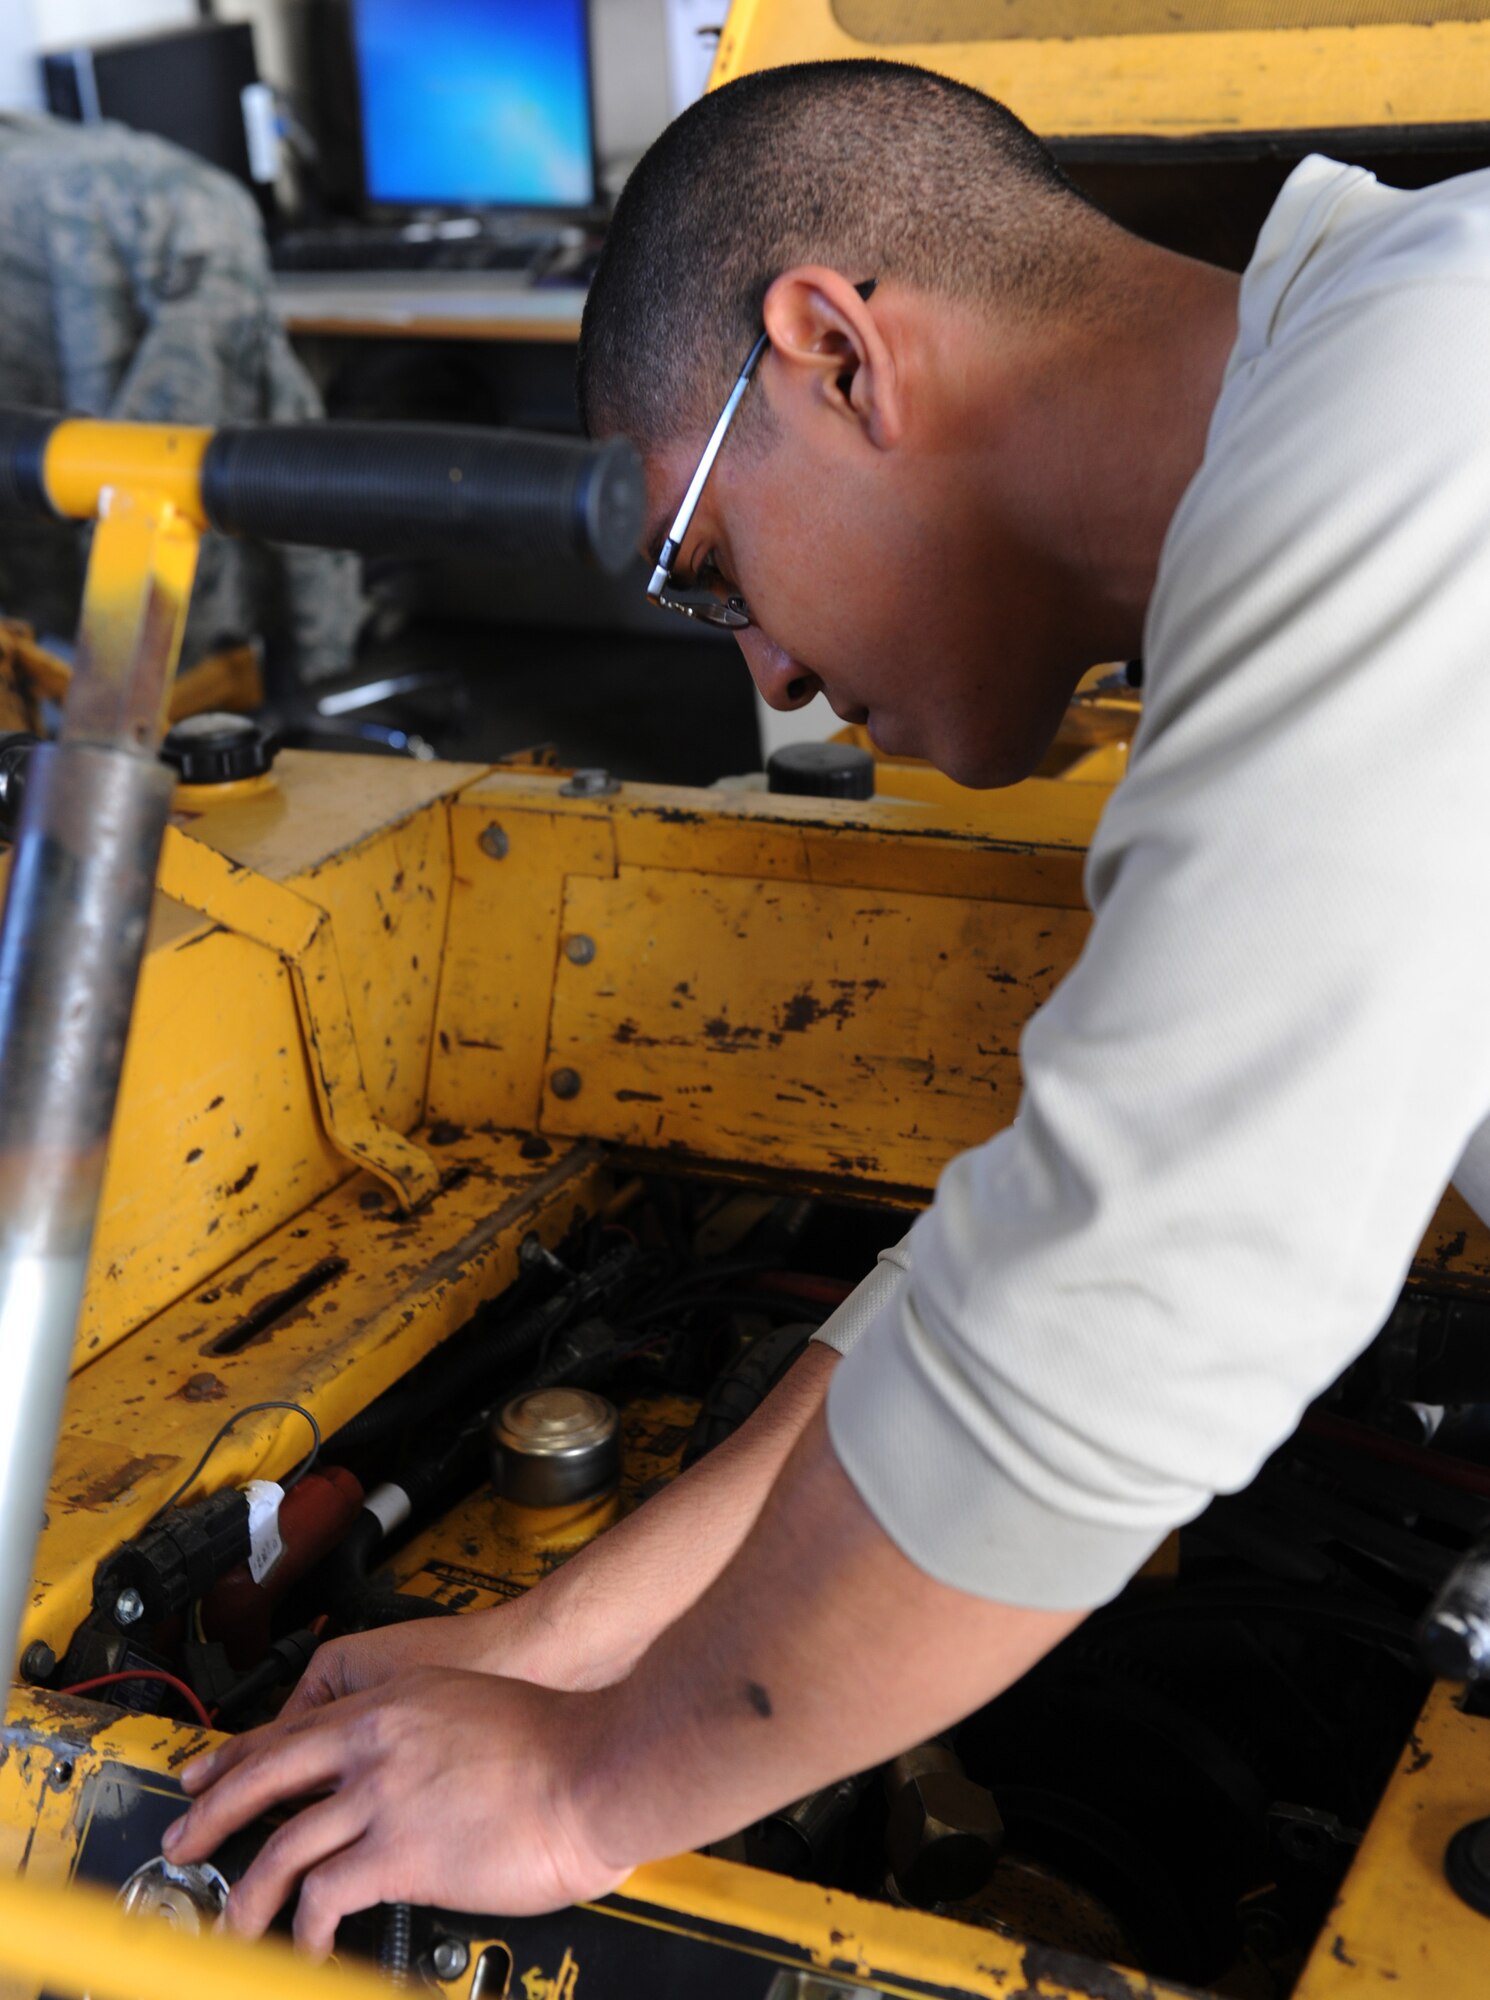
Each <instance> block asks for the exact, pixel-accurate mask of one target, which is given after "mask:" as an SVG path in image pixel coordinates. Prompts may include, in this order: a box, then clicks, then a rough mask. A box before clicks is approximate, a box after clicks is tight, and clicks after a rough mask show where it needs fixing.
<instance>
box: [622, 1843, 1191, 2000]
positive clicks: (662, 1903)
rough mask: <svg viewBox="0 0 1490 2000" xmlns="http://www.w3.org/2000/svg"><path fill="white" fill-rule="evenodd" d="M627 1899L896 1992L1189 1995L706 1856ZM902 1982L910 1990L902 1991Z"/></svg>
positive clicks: (1088, 1999) (681, 1859) (1112, 1999)
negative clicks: (873, 1979) (774, 1944)
mask: <svg viewBox="0 0 1490 2000" xmlns="http://www.w3.org/2000/svg"><path fill="white" fill-rule="evenodd" d="M621 1894H623V1895H624V1896H626V1897H628V1898H635V1899H636V1900H637V1901H639V1902H646V1903H653V1904H656V1905H658V1906H659V1909H660V1910H663V1911H668V1912H673V1913H676V1917H677V1918H679V1919H682V1920H683V1921H682V1922H681V1923H680V1924H679V1928H680V1929H681V1928H684V1927H686V1920H687V1919H688V1918H690V1917H691V1918H695V1919H701V1920H703V1921H705V1922H712V1923H718V1924H727V1925H730V1926H732V1927H737V1928H738V1929H740V1930H743V1931H746V1932H747V1933H748V1932H750V1931H756V1932H759V1933H761V1934H762V1936H763V1937H765V1938H777V1939H780V1940H782V1941H783V1942H784V1943H788V1944H792V1945H795V1946H796V1947H797V1948H798V1949H799V1950H801V1951H802V1952H804V1953H805V1954H806V1955H807V1956H808V1957H809V1958H810V1959H811V1961H812V1963H813V1964H815V1965H817V1966H820V1967H821V1968H822V1969H823V1970H824V1971H825V1972H827V1971H829V1970H832V1971H836V1972H838V1973H840V1974H841V1976H842V1977H844V1978H847V1979H853V1978H855V1977H856V1976H858V1977H867V1976H868V1975H869V1974H870V1973H871V1972H873V1973H875V1974H876V1975H877V1976H878V1979H879V1980H881V1981H883V1982H884V1987H885V1990H886V1991H889V1992H895V1991H897V1990H899V1991H902V1992H903V1991H906V1990H908V1987H909V1983H910V1982H913V1981H916V1982H925V1984H931V1985H936V1984H940V1985H943V1986H947V1987H951V1988H953V1989H954V1990H955V1991H957V1992H959V1993H963V1992H966V1993H978V1994H987V1995H988V1996H989V2000H1059V1996H1061V1995H1063V1994H1070V1995H1071V1996H1072V2000H1097V1996H1099V1995H1101V1996H1107V2000H1184V1995H1185V1991H1186V1989H1185V1988H1183V1987H1176V1986H1170V1985H1168V1984H1166V1983H1165V1982H1164V1981H1162V1980H1149V1979H1145V1978H1141V1977H1140V1976H1139V1975H1137V1974H1134V1975H1132V1977H1131V1978H1130V1977H1129V1976H1127V1975H1125V1974H1123V1973H1121V1972H1119V1971H1115V1970H1112V1971H1110V1970H1109V1969H1108V1968H1107V1967H1105V1966H1100V1965H1097V1964H1096V1963H1095V1962H1094V1961H1092V1960H1090V1959H1083V1958H1079V1957H1077V1956H1076V1955H1075V1954H1073V1953H1069V1952H1063V1951H1051V1950H1048V1949H1047V1948H1045V1947H1044V1946H1042V1945H1036V1944H1025V1943H1022V1942H1021V1941H1020V1940H1019V1939H1017V1938H1011V1937H1004V1936H1001V1935H1000V1934H999V1933H998V1932H997V1931H992V1930H982V1929H975V1928H974V1927H973V1926H972V1925H969V1924H961V1923H956V1922H954V1921H953V1920H952V1919H950V1918H948V1917H938V1916H933V1915H931V1914H930V1913H929V1912H927V1911H924V1910H910V1909H896V1908H895V1907H893V1906H892V1905H891V1904H888V1903H872V1902H869V1901H868V1900H867V1899H865V1898H864V1897H861V1896H851V1895H849V1894H847V1893H846V1892H845V1891H844V1890H841V1889H824V1888H821V1887H819V1886H818V1884H817V1883H815V1882H794V1881H792V1880H791V1879H790V1878H789V1877H787V1876H785V1875H772V1874H770V1873H768V1872H767V1871H766V1870H765V1869H761V1868H743V1867H740V1866H739V1865H738V1864H736V1863H735V1862H732V1861H717V1860H714V1859H713V1858H712V1857H710V1856H707V1855H703V1854H680V1855H679V1856H678V1857H677V1858H676V1859H675V1860H672V1861H658V1862H653V1863H652V1864H651V1866H649V1867H647V1868H639V1869H638V1870H637V1871H636V1873H635V1874H634V1875H632V1876H631V1877H630V1878H629V1879H628V1880H627V1881H626V1882H625V1883H624V1884H623V1885H622V1889H621ZM897 1975H898V1977H899V1979H902V1980H905V1981H906V1982H907V1986H906V1987H897V1983H896V1981H897ZM1094 1980H1095V1981H1100V1984H1092V1983H1090V1982H1091V1981H1094ZM1016 1982H1017V1983H1016ZM915 1990H917V1991H924V1990H925V1986H924V1985H920V1986H918V1987H916V1989H915ZM1192 2000H1193V1996H1192Z"/></svg>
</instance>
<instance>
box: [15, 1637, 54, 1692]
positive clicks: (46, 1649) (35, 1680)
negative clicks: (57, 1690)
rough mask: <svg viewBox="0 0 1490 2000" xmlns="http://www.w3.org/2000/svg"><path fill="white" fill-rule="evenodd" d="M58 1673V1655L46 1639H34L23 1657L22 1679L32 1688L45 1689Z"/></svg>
mask: <svg viewBox="0 0 1490 2000" xmlns="http://www.w3.org/2000/svg"><path fill="white" fill-rule="evenodd" d="M56 1671H57V1655H56V1654H55V1653H54V1652H53V1651H52V1649H51V1647H50V1646H49V1645H48V1644H47V1642H46V1640H45V1639H33V1640H32V1641H31V1644H30V1645H29V1646H28V1647H27V1648H26V1650H25V1652H24V1653H22V1655H21V1679H22V1680H23V1681H29V1682H30V1683H31V1685H32V1687H45V1685H46V1683H47V1682H48V1681H49V1680H50V1679H51V1678H52V1675H53V1674H54V1673H56Z"/></svg>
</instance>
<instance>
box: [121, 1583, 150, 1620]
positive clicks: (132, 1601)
mask: <svg viewBox="0 0 1490 2000" xmlns="http://www.w3.org/2000/svg"><path fill="white" fill-rule="evenodd" d="M144 1615H145V1600H144V1598H143V1597H141V1595H140V1593H139V1592H138V1591H137V1590H136V1589H135V1588H134V1587H133V1585H131V1587H130V1588H129V1589H128V1590H121V1591H120V1593H119V1595H118V1596H117V1597H116V1598H115V1599H114V1623H115V1624H116V1625H138V1624H139V1622H140V1620H141V1619H142V1618H143V1617H144Z"/></svg>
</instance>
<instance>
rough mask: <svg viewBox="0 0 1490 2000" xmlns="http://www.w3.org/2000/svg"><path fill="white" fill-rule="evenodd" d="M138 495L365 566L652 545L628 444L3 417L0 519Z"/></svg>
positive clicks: (588, 555) (597, 556)
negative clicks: (112, 495) (391, 558)
mask: <svg viewBox="0 0 1490 2000" xmlns="http://www.w3.org/2000/svg"><path fill="white" fill-rule="evenodd" d="M121 487H122V488H126V489H128V490H130V491H133V492H140V493H146V494H150V495H152V496H154V497H155V498H156V499H158V500H168V501H169V502H170V503H171V505H172V506H173V507H174V508H175V509H176V510H177V511H178V512H179V513H180V514H182V515H183V516H184V517H185V518H186V519H188V520H190V521H192V522H194V523H195V525H196V526H197V527H199V528H215V529H217V530H218V532H219V533H222V534H229V535H255V536H259V537H261V538H262V539H264V540H265V541H271V542H297V543H302V544H305V545H308V546H311V547H315V548H340V549H357V550H360V551H362V552H363V553H364V554H384V553H389V552H396V553H399V554H406V555H468V556H480V557H483V558H486V559H488V560H497V561H507V562H518V561H521V562H531V561H539V560H545V559H560V560H565V559H568V560H580V561H585V562H591V563H595V564H597V565H598V566H599V567H600V568H601V569H604V570H607V571H609V572H611V573H612V574H614V573H615V572H617V571H619V570H621V569H623V568H624V567H625V565H626V563H627V562H628V561H629V560H630V558H631V556H632V554H633V552H634V550H635V548H636V544H637V541H638V539H639V537H640V535H641V532H642V527H643V522H644V514H645V505H646V490H645V486H644V483H643V479H642V470H641V461H640V459H639V458H638V456H637V454H636V452H635V450H634V449H633V448H632V446H630V445H629V444H626V443H624V442H622V441H621V440H619V439H613V440H612V441H611V442H609V443H607V444H588V443H584V442H582V441H580V440H578V439H572V438H561V437H547V436H540V435H538V434H535V433H530V432H524V431H496V430H484V429H480V428H478V427H477V426H475V425H463V424H393V423H389V424H359V423H301V424H229V425H224V426H223V427H222V428H221V429H220V430H217V431H210V430H204V429H199V428H191V427H187V426H171V425H154V424H111V423H101V422H95V421H93V420H92V419H88V418H73V417H63V416H59V415H57V414H54V413H52V412H48V411H40V410H27V409H17V408H15V407H13V406H9V405H0V519H3V518H6V517H10V518H15V517H17V516H31V517H35V516H38V515H39V516H41V517H43V518H50V519H56V518H59V517H61V518H67V519H74V520H88V519H91V518H93V517H94V516H95V515H96V514H97V513H98V510H99V506H100V502H101V498H102V495H103V494H104V493H105V492H106V491H109V490H110V489H116V488H121Z"/></svg>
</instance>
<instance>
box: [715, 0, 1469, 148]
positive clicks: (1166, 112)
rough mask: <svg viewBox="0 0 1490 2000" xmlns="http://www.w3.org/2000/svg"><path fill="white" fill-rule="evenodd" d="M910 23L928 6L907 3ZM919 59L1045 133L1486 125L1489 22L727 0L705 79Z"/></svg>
mask: <svg viewBox="0 0 1490 2000" xmlns="http://www.w3.org/2000/svg"><path fill="white" fill-rule="evenodd" d="M901 12H902V14H903V16H904V17H905V19H906V20H907V22H908V23H913V22H915V21H916V20H917V19H919V18H921V17H922V16H924V15H930V14H931V13H932V12H933V10H932V9H930V8H928V7H922V8H920V9H917V8H915V7H910V6H907V7H905V8H903V9H902V10H901ZM846 56H857V57H879V58H882V59H885V60H887V61H896V62H908V63H916V64H918V65H920V67H922V68H923V69H931V70H938V71H940V72H942V73H943V74H944V75H947V76H951V77H955V78H956V79H957V80H958V81H959V82H961V83H968V84H972V85H974V86H975V87H976V88H978V89H979V90H985V91H988V92H989V93H990V94H991V95H992V96H994V97H998V98H1001V99H1002V100H1003V101H1004V102H1005V103H1007V104H1008V105H1009V106H1010V107H1011V108H1012V109H1013V110H1015V111H1016V112H1018V114H1019V116H1020V117H1021V118H1023V119H1024V121H1025V122H1026V124H1028V125H1030V126H1032V127H1033V128H1034V130H1035V131H1037V132H1039V133H1040V134H1041V135H1042V137H1045V138H1051V139H1083V138H1161V139H1182V138H1183V139H1191V138H1200V137H1213V136H1236V135H1244V134H1248V133H1267V132H1309V131H1316V132H1329V131H1337V130H1349V129H1354V128H1361V127H1368V128H1370V127H1401V126H1429V127H1431V126H1445V125H1449V126H1452V125H1460V124H1463V125H1483V124H1484V123H1485V121H1486V117H1487V106H1490V95H1487V83H1490V21H1468V22H1465V21H1435V22H1433V23H1431V24H1430V25H1426V26H1412V25H1407V26H1402V25H1387V26H1366V27H1345V26H1341V27H1327V28H1272V29H1266V30H1260V29H1253V30H1248V31H1245V32H1230V33H1222V34H1216V33H1205V32H1191V31H1185V32H1179V33H1175V34H1169V35H1103V36H1096V35H1094V36H1080V37H1066V38H1061V39H1058V40H1049V41H1044V40H1033V39H1032V40H989V41H954V40H950V39H945V38H940V37H936V36H932V35H928V36H926V37H925V38H924V39H920V40H918V39H916V38H915V35H914V31H913V30H912V31H911V32H908V33H907V36H906V39H905V40H904V41H898V42H881V41H874V42H869V41H864V40H861V39H860V38H858V37H857V36H854V35H851V34H850V33H848V32H847V31H846V30H845V29H844V28H843V27H842V25H841V24H840V21H839V17H838V15H837V13H836V12H835V10H834V8H833V5H832V0H734V4H733V5H732V6H731V8H730V11H729V17H728V19H727V20H726V22H725V26H724V32H723V34H722V35H721V37H720V42H719V51H718V54H717V56H716V57H715V61H714V68H713V71H712V73H711V75H710V78H709V82H710V85H711V87H714V86H717V85H719V84H721V83H727V82H729V80H730V79H731V78H732V77H736V76H742V75H744V74H745V73H746V72H747V71H750V70H756V69H768V68H770V67H772V66H773V65H775V64H777V63H784V62H814V61H827V60H832V59H835V58H842V57H846Z"/></svg>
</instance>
